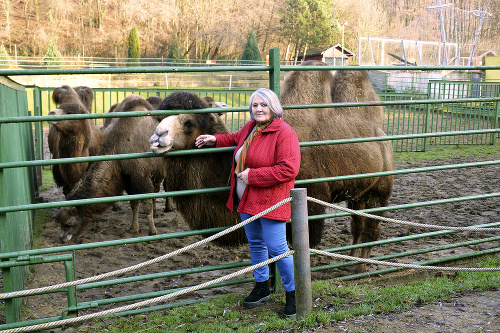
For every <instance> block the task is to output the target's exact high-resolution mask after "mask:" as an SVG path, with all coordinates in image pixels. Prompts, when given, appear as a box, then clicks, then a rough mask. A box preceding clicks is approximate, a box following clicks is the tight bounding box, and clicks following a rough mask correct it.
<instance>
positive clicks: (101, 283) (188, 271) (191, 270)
mask: <svg viewBox="0 0 500 333" xmlns="http://www.w3.org/2000/svg"><path fill="white" fill-rule="evenodd" d="M251 265H252V263H251V262H250V261H240V262H234V263H229V264H221V265H217V266H203V267H196V268H188V269H179V270H175V271H168V272H161V273H153V274H145V275H139V276H131V277H126V278H120V279H114V280H106V281H99V282H92V283H86V284H81V285H78V286H76V290H77V291H79V290H86V289H92V288H100V287H107V286H114V285H117V284H124V283H131V282H138V281H145V280H152V279H161V278H166V277H171V276H178V275H188V274H196V273H205V272H210V271H218V270H223V269H230V268H238V267H245V266H251Z"/></svg>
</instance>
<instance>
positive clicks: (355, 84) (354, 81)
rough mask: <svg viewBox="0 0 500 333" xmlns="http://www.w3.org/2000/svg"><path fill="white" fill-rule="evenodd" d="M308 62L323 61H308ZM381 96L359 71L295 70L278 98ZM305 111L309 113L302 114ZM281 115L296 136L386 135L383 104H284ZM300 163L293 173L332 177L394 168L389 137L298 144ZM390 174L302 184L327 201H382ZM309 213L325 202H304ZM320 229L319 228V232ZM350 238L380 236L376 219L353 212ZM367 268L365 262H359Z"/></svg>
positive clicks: (314, 100) (315, 236) (369, 204)
mask: <svg viewBox="0 0 500 333" xmlns="http://www.w3.org/2000/svg"><path fill="white" fill-rule="evenodd" d="M303 65H304V66H307V65H317V66H321V65H325V64H324V63H322V62H318V61H307V62H304V63H303ZM377 100H379V98H378V96H377V95H376V93H375V91H374V90H373V87H372V85H371V83H370V80H369V77H368V74H367V73H366V72H361V71H337V72H335V73H331V72H330V71H295V72H291V73H290V74H289V75H288V76H286V77H285V81H284V83H283V86H282V88H281V103H282V104H283V105H294V104H319V103H340V102H363V101H377ZM306 115H307V116H306ZM284 118H285V121H286V122H287V123H289V124H290V125H291V126H292V127H293V128H294V129H295V131H296V132H297V136H298V138H299V141H300V142H304V141H318V140H335V139H345V138H359V137H375V136H385V135H386V134H385V133H384V132H383V131H382V121H383V109H382V107H381V106H364V107H340V108H333V109H332V108H320V109H306V110H286V111H285V115H284ZM301 155H302V163H301V167H300V171H299V175H298V177H297V179H310V178H321V177H332V176H341V175H351V174H363V173H371V172H380V171H389V170H393V169H394V157H393V151H392V145H391V143H390V142H389V141H380V142H363V143H353V144H340V145H329V146H315V147H305V148H302V149H301ZM392 186H393V177H392V176H386V177H375V178H361V179H353V180H345V181H336V182H328V183H318V184H310V185H305V186H304V187H306V188H307V194H308V196H311V197H314V198H317V199H320V200H323V201H326V202H340V201H346V202H347V206H348V207H349V208H352V209H356V210H359V209H365V208H375V207H381V206H386V205H387V204H388V200H389V198H390V196H391V193H392ZM308 207H309V216H311V215H317V214H322V213H324V211H325V208H324V207H320V206H319V205H317V204H314V203H311V202H309V203H308ZM323 223H324V221H323V220H313V221H311V222H310V227H309V231H310V233H311V246H314V245H315V244H317V243H319V240H320V239H321V233H322V229H323ZM318 232H320V233H318ZM351 233H352V236H353V244H360V243H362V242H370V241H375V240H378V239H379V238H380V222H379V221H378V220H373V219H365V218H362V217H358V216H354V217H353V218H352V221H351ZM360 252H361V256H362V257H363V258H368V257H369V256H370V248H363V249H362V250H361V251H360V250H359V249H358V250H353V251H351V255H354V256H358V255H359V254H360ZM358 270H359V271H365V270H366V265H364V264H363V265H361V266H360V267H358Z"/></svg>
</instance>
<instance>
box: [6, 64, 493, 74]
mask: <svg viewBox="0 0 500 333" xmlns="http://www.w3.org/2000/svg"><path fill="white" fill-rule="evenodd" d="M272 69H273V67H272V66H259V65H247V66H193V67H187V66H154V67H149V66H148V67H123V68H75V69H21V70H15V69H2V70H0V76H20V75H79V74H140V73H193V72H198V73H203V72H262V71H266V72H267V71H270V70H272ZM279 69H280V71H283V72H286V71H311V70H314V71H318V70H319V71H321V70H332V71H337V70H339V71H342V70H363V71H367V70H380V71H391V70H393V71H404V70H409V69H411V70H425V71H441V70H447V71H457V70H465V71H471V70H498V69H500V66H498V65H495V66H493V65H489V66H405V67H402V66H302V65H301V66H290V65H284V66H280V67H279Z"/></svg>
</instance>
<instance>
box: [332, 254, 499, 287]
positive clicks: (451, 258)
mask: <svg viewBox="0 0 500 333" xmlns="http://www.w3.org/2000/svg"><path fill="white" fill-rule="evenodd" d="M498 252H500V247H497V248H494V249H488V250H482V251H475V252H470V253H464V254H457V255H454V256H449V257H443V258H440V259H433V260H427V261H420V262H415V263H412V264H413V265H420V266H433V265H435V264H439V263H443V262H448V261H454V260H460V259H465V258H471V257H478V256H484V255H489V254H494V253H498ZM404 269H407V268H403V267H390V268H386V269H382V270H377V271H371V272H366V273H359V274H354V275H348V276H341V277H338V278H337V279H339V280H354V279H359V278H363V277H367V276H372V275H380V274H386V273H391V272H395V271H400V270H404Z"/></svg>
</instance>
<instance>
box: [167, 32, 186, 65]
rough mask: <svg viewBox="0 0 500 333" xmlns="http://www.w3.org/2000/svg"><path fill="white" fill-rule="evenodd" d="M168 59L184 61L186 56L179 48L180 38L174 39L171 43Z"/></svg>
mask: <svg viewBox="0 0 500 333" xmlns="http://www.w3.org/2000/svg"><path fill="white" fill-rule="evenodd" d="M167 58H168V59H184V55H183V54H182V52H181V49H180V47H179V38H177V36H175V37H174V39H173V40H172V43H170V46H169V48H168V54H167Z"/></svg>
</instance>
